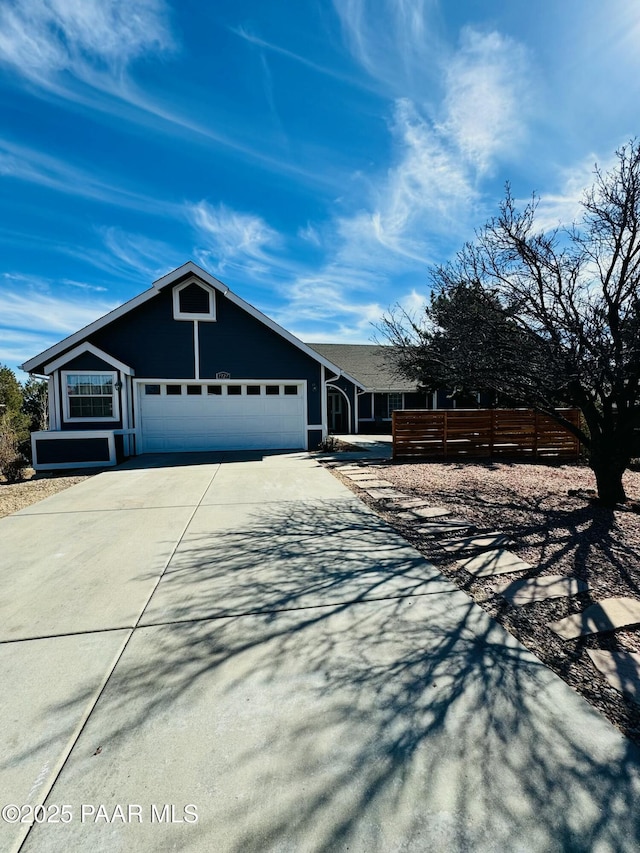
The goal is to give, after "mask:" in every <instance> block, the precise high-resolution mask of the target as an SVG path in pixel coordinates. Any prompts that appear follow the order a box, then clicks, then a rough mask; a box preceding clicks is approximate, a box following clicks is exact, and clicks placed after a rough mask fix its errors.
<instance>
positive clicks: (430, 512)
mask: <svg viewBox="0 0 640 853" xmlns="http://www.w3.org/2000/svg"><path fill="white" fill-rule="evenodd" d="M445 515H451V510H450V509H446V508H445V507H443V506H415V507H410V508H409V509H408V510H406V511H405V512H399V513H398V518H403V519H407V520H409V519H412V518H416V519H420V518H441V517H442V516H445Z"/></svg>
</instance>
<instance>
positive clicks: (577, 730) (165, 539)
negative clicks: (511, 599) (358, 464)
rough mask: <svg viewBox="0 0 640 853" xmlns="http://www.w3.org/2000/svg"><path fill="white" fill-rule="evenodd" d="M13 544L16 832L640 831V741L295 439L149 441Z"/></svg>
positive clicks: (330, 835)
mask: <svg viewBox="0 0 640 853" xmlns="http://www.w3.org/2000/svg"><path fill="white" fill-rule="evenodd" d="M143 465H144V466H146V467H143ZM0 548H1V556H0V582H1V585H2V586H1V589H2V597H1V600H0V640H1V642H0V684H1V685H2V699H1V700H0V731H1V732H2V735H3V737H2V739H0V799H1V800H2V802H1V803H0V806H6V805H7V804H16V805H22V804H26V805H27V806H31V807H34V806H36V805H37V804H39V803H44V804H45V809H44V810H36V811H35V812H32V811H30V810H29V808H26V809H23V811H22V815H23V816H25V818H26V819H27V820H29V818H30V816H31V815H32V814H34V815H35V816H36V817H37V818H38V821H40V822H38V823H37V824H36V825H34V826H33V828H32V829H31V830H30V828H29V825H28V824H21V823H14V822H12V821H13V819H14V817H15V811H14V810H12V809H11V808H9V809H8V810H7V809H5V811H4V813H3V815H4V819H2V818H0V849H1V850H3V851H5V850H18V849H22V850H25V851H56V853H57V851H61V850H64V851H87V850H90V851H92V853H94V851H95V852H96V853H97V851H109V853H113V851H158V850H189V851H207V852H208V851H216V853H219V851H234V853H236V851H237V853H240V851H242V853H247V851H296V853H297V851H304V853H311V851H334V850H335V851H346V850H349V851H351V853H353V851H356V853H364V851H366V853H374V851H380V853H383V851H384V853H388V851H395V850H403V851H419V853H424V851H430V853H431V851H436V853H437V851H446V853H452V851H453V852H454V853H455V851H473V853H484V851H500V853H502V851H527V853H532V851H540V852H541V853H542V851H544V853H550V851H558V853H560V851H563V853H564V851H573V850H575V851H603V853H604V851H612V852H613V851H616V853H617V851H636V850H637V849H638V848H639V846H640V811H639V810H638V808H637V804H638V801H639V799H638V798H639V797H640V755H639V753H638V751H637V750H636V749H635V748H634V747H632V745H631V744H630V743H629V742H628V741H627V740H625V738H623V737H622V736H621V735H620V734H619V733H618V732H617V731H616V730H615V729H614V728H613V727H612V726H610V725H609V724H608V723H607V722H606V721H605V720H604V719H603V718H602V717H600V716H599V715H598V714H597V713H596V712H595V711H594V710H592V709H591V707H590V706H588V705H587V704H586V703H585V702H584V701H583V700H582V699H580V698H579V697H578V696H577V695H576V694H575V693H574V692H573V691H572V690H570V689H569V688H568V687H567V686H566V685H565V684H564V683H563V682H562V681H561V680H560V679H559V678H557V677H556V676H555V675H553V674H552V673H551V672H549V671H548V670H547V669H546V668H545V667H543V666H542V665H541V664H540V663H539V662H538V661H537V660H536V658H534V657H533V656H532V655H531V654H529V653H528V652H527V651H526V650H525V649H523V647H522V646H520V645H519V644H518V643H517V642H516V641H515V640H514V639H513V638H512V637H510V635H508V634H507V633H506V632H505V631H504V630H503V629H502V628H500V627H499V626H498V625H496V624H495V623H494V622H493V621H492V620H491V619H489V618H488V617H487V616H486V614H485V613H484V612H483V611H482V610H481V609H480V608H479V607H477V606H476V605H474V604H473V603H472V602H471V601H470V599H469V598H468V597H467V596H466V595H464V593H462V592H460V591H459V590H458V589H457V588H455V587H454V586H452V585H451V584H450V583H449V582H448V581H446V580H445V579H444V578H442V577H441V576H440V575H439V574H438V572H437V571H436V570H435V569H434V568H433V567H432V566H431V565H430V564H428V563H427V562H426V561H425V560H424V559H422V558H421V556H420V555H419V554H418V553H417V552H416V551H414V550H413V549H412V548H411V547H409V545H408V544H407V543H406V542H405V541H404V540H403V539H401V538H400V537H398V536H397V535H396V534H395V533H394V532H393V531H392V530H391V529H390V528H389V527H387V526H386V525H385V523H384V522H383V521H381V519H380V518H378V517H377V516H376V515H375V514H374V513H372V512H370V511H369V510H368V509H367V508H366V507H365V506H364V505H363V504H362V503H361V502H359V501H358V500H357V499H356V498H354V496H353V494H352V493H351V492H350V491H348V490H347V489H346V488H344V487H343V486H342V485H341V484H340V483H339V482H338V480H337V479H336V478H334V477H332V476H331V474H330V473H329V472H327V471H325V470H324V469H322V468H321V467H320V466H319V465H318V464H317V463H316V462H315V461H314V460H313V459H311V458H310V457H308V456H307V455H305V454H280V455H279V454H272V455H268V456H265V457H264V458H263V457H261V456H260V455H259V454H253V455H248V454H245V455H237V456H235V457H234V456H232V455H229V454H226V455H225V456H217V457H216V456H214V455H208V456H207V455H198V456H188V455H184V456H179V457H175V456H174V457H155V458H154V457H143V458H142V459H139V460H136V462H135V463H134V464H130V465H128V466H123V467H121V468H118V469H116V470H111V471H108V472H105V473H104V474H100V475H99V476H96V477H94V478H91V479H90V480H87V481H85V482H83V483H82V484H80V485H78V486H75V487H74V488H72V489H70V490H68V491H66V492H63V493H60V494H59V495H56V496H54V497H51V498H49V499H47V500H45V501H42V502H41V503H39V504H36V505H34V506H32V507H30V508H28V509H26V510H23V511H22V512H20V513H18V514H16V515H13V516H9V517H8V518H5V519H2V520H1V521H0ZM100 806H102V807H103V808H102V809H100ZM196 816H197V822H196V821H195V820H194V818H195V817H196ZM43 821H48V822H43Z"/></svg>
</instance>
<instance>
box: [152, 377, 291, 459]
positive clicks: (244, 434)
mask: <svg viewBox="0 0 640 853" xmlns="http://www.w3.org/2000/svg"><path fill="white" fill-rule="evenodd" d="M137 385H138V393H139V400H140V404H139V412H140V427H141V430H140V431H141V443H142V446H141V448H140V452H141V453H151V452H155V451H190V450H191V451H196V450H228V449H234V450H238V449H245V450H285V449H300V448H304V446H305V435H306V422H305V411H306V402H305V382H303V381H300V382H294V381H287V382H286V383H275V382H241V381H234V382H215V383H213V382H208V383H196V382H193V381H191V382H188V381H185V382H175V381H172V382H160V383H158V382H153V381H152V382H146V381H138V382H137Z"/></svg>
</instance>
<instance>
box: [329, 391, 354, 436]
mask: <svg viewBox="0 0 640 853" xmlns="http://www.w3.org/2000/svg"><path fill="white" fill-rule="evenodd" d="M346 410H347V404H346V401H345V399H344V394H341V393H340V392H339V391H333V390H332V389H331V388H330V389H329V390H328V392H327V412H328V415H329V432H333V433H346V432H348V431H349V427H348V425H347V411H346Z"/></svg>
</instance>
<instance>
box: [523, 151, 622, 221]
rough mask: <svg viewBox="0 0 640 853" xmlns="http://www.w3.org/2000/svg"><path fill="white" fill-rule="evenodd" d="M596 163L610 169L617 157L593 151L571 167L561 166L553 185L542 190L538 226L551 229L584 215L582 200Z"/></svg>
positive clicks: (592, 176) (590, 183) (537, 214)
mask: <svg viewBox="0 0 640 853" xmlns="http://www.w3.org/2000/svg"><path fill="white" fill-rule="evenodd" d="M596 163H599V165H600V167H601V168H602V170H603V171H604V172H606V171H607V170H609V169H610V168H611V167H612V166H613V164H614V158H613V157H611V156H610V157H609V158H608V159H607V160H606V161H604V162H603V161H602V160H601V159H600V158H598V157H597V156H596V155H595V154H589V155H588V156H586V157H584V158H583V159H582V160H580V162H578V163H576V164H575V165H574V166H572V167H571V168H569V169H563V170H561V171H560V173H559V174H558V176H557V181H556V186H555V187H554V188H553V189H551V188H549V189H547V188H543V189H541V190H540V191H539V192H538V196H539V201H538V209H537V211H536V227H537V228H539V229H540V230H542V231H550V230H552V229H554V228H559V227H568V226H570V225H571V224H572V223H573V222H576V221H577V220H578V219H579V218H580V216H581V214H582V212H583V208H582V205H581V201H582V198H583V196H584V191H585V190H586V189H588V188H589V187H590V186H591V185H592V184H593V182H594V179H595V174H594V170H595V166H596ZM526 201H528V199H527V200H526ZM526 201H523V202H522V204H525V203H526Z"/></svg>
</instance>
